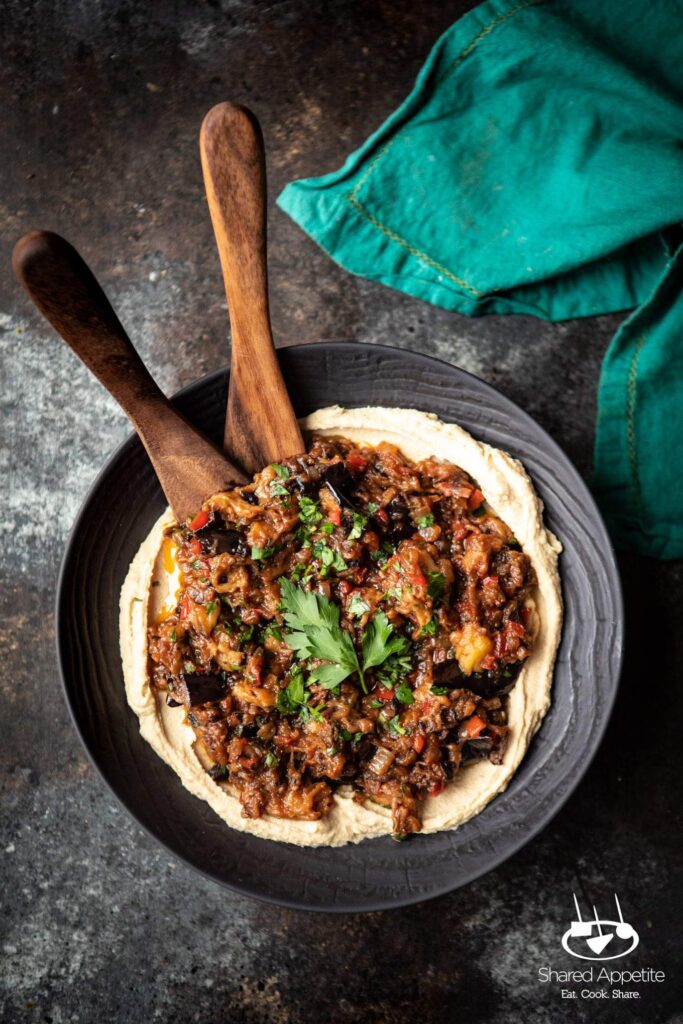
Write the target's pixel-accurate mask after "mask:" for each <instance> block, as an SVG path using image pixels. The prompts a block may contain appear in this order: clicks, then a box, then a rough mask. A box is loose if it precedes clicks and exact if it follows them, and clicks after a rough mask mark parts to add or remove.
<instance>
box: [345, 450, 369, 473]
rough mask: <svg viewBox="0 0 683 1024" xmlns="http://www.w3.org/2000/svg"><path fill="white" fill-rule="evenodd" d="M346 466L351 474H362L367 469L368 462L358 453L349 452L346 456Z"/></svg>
mask: <svg viewBox="0 0 683 1024" xmlns="http://www.w3.org/2000/svg"><path fill="white" fill-rule="evenodd" d="M346 465H347V466H348V467H349V469H350V470H351V472H352V473H364V472H365V471H366V469H367V468H368V460H367V459H364V458H363V456H362V455H359V454H358V452H351V453H350V454H349V455H348V456H347V459H346Z"/></svg>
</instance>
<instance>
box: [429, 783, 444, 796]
mask: <svg viewBox="0 0 683 1024" xmlns="http://www.w3.org/2000/svg"><path fill="white" fill-rule="evenodd" d="M445 788H446V783H445V782H435V783H434V785H433V786H432V788H431V789H430V790H429V795H430V796H439V794H440V793H443V791H444V789H445Z"/></svg>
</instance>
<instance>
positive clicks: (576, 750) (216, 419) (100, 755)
mask: <svg viewBox="0 0 683 1024" xmlns="http://www.w3.org/2000/svg"><path fill="white" fill-rule="evenodd" d="M280 357H281V364H282V368H283V371H284V375H285V378H286V381H287V385H288V387H289V391H290V394H291V396H292V399H293V401H294V405H295V408H296V411H297V413H298V414H299V415H305V414H306V413H309V412H312V411H313V410H315V409H317V408H321V407H323V406H326V405H334V404H339V405H346V406H362V405H384V406H399V407H405V408H417V409H421V410H424V411H427V412H434V413H436V414H437V415H438V416H440V417H441V418H442V419H444V420H446V421H450V422H457V423H458V424H460V425H461V426H463V427H464V428H465V429H466V430H469V431H470V432H471V433H472V434H474V435H475V436H476V437H478V438H480V439H481V440H483V441H486V442H488V443H489V444H492V445H495V446H497V447H500V448H504V449H506V450H507V451H509V452H511V453H512V454H513V455H515V456H517V457H518V458H520V459H521V460H522V462H523V463H524V465H525V466H526V468H527V470H528V472H529V473H530V475H531V477H532V479H533V481H534V484H535V486H536V488H537V490H538V492H539V494H540V495H541V497H542V499H543V501H544V503H545V506H546V522H547V524H548V526H549V527H550V529H551V530H553V532H554V533H556V534H557V536H558V537H559V538H560V540H561V541H562V543H563V545H564V553H563V555H562V557H561V562H560V570H561V575H562V585H563V597H564V602H565V623H564V631H563V639H562V644H561V648H560V651H559V656H558V660H557V666H556V671H555V679H554V688H553V702H552V706H551V709H550V711H549V713H548V715H547V716H546V718H545V720H544V722H543V725H542V727H541V729H540V731H539V733H538V734H537V736H536V738H535V739H534V741H533V743H532V746H531V748H530V750H529V751H528V753H527V756H526V758H525V759H524V761H523V763H522V765H521V766H520V768H519V770H518V771H517V773H516V775H515V777H514V778H513V780H512V781H511V783H510V785H509V787H508V789H507V790H506V791H505V792H504V793H502V794H501V795H500V796H498V797H497V798H496V799H495V800H494V801H493V802H492V803H491V804H489V806H488V807H487V808H486V809H485V810H484V811H483V812H482V813H481V814H479V815H478V816H477V817H476V818H474V819H472V820H471V821H469V822H467V823H466V824H464V825H462V826H461V827H460V828H458V829H456V830H454V831H450V832H444V833H441V834H438V835H432V836H418V837H415V838H413V839H411V840H410V841H409V842H406V843H396V842H394V841H392V840H391V839H390V838H388V837H387V838H383V839H372V840H368V841H366V842H363V843H361V844H359V845H351V846H345V847H341V848H337V849H327V848H313V849H311V848H305V847H295V846H290V845H289V844H281V843H274V842H271V841H268V840H264V839H259V838H257V837H255V836H250V835H248V834H246V833H242V832H236V831H234V830H232V829H230V828H228V827H227V826H226V825H225V824H224V823H223V822H222V821H221V820H220V819H219V818H218V817H217V816H216V815H215V814H214V812H213V811H212V810H211V809H210V808H209V806H208V805H207V804H205V803H204V802H202V801H201V800H198V799H197V798H195V797H193V796H191V795H190V794H189V793H188V792H187V791H186V790H185V789H184V788H183V786H182V785H181V783H180V780H179V779H178V778H177V777H176V775H175V774H174V773H173V772H172V771H171V769H170V768H168V767H167V766H166V765H165V764H164V763H163V762H162V761H161V760H160V759H159V758H158V757H157V755H156V754H155V753H154V752H153V750H152V749H151V747H149V746H148V745H147V743H145V742H144V741H143V740H142V739H141V737H140V735H139V732H138V723H137V719H136V717H135V715H134V714H133V712H132V711H131V710H130V709H129V708H128V705H127V703H126V699H125V694H124V686H123V676H122V670H121V661H120V655H119V637H118V598H119V591H120V589H121V585H122V583H123V580H124V577H125V575H126V572H127V569H128V566H129V564H130V562H131V560H132V558H133V556H134V554H135V552H136V551H137V549H138V547H139V545H140V543H141V542H142V541H143V540H144V538H145V536H146V535H147V533H148V532H149V530H150V528H151V526H152V524H153V522H154V521H155V519H156V518H157V517H158V515H159V514H160V513H161V511H162V509H163V507H164V504H165V503H164V500H163V496H162V494H161V491H160V488H159V486H158V484H157V481H156V477H155V475H154V472H153V470H152V468H151V465H150V463H149V461H148V459H147V456H146V454H145V452H144V450H143V448H142V445H141V444H140V443H139V442H138V440H137V439H136V438H130V439H129V440H128V441H126V442H125V443H124V444H123V445H122V446H121V448H119V450H118V451H117V452H116V453H115V454H114V455H113V457H112V458H111V459H110V460H109V462H108V463H107V465H106V466H105V468H104V470H103V471H102V473H101V474H100V476H99V477H98V479H97V480H96V482H95V484H94V486H93V488H92V490H91V492H90V494H89V495H88V497H87V499H86V501H85V503H84V506H83V508H82V510H81V512H80V514H79V517H78V519H77V522H76V524H75V526H74V530H73V533H72V536H71V540H70V542H69V545H68V548H67V551H66V554H65V557H64V563H63V567H62V575H61V579H60V585H59V594H58V605H57V642H58V651H59V657H60V667H61V673H62V679H63V683H64V687H65V692H66V697H67V700H68V703H69V705H70V708H71V712H72V715H73V718H74V722H75V724H76V726H77V728H78V730H79V733H80V735H81V738H82V740H83V742H84V744H85V746H86V748H87V750H88V752H89V754H90V756H91V758H92V760H93V762H94V763H95V765H96V766H97V768H98V769H99V771H100V772H101V774H102V775H103V777H104V779H105V780H106V782H107V783H108V784H109V786H110V787H111V789H112V790H113V791H114V793H115V794H116V795H117V796H118V798H119V799H120V800H121V802H122V803H123V804H124V805H125V807H126V808H127V809H128V810H129V811H130V812H131V813H132V814H133V815H134V816H135V817H136V818H137V819H138V821H139V822H140V823H141V824H142V825H143V826H144V827H145V828H146V829H147V830H148V831H149V832H150V833H151V834H152V835H154V836H155V837H156V838H157V839H158V840H159V841H160V842H162V843H163V844H164V845H165V846H166V847H167V848H168V849H169V850H170V851H171V852H172V853H174V854H176V855H177V856H179V857H181V858H182V859H184V860H185V861H187V862H188V863H189V864H191V865H192V866H193V867H195V868H197V869H198V870H200V871H202V872H204V873H205V874H207V875H209V876H210V877H211V878H213V879H215V880H216V881H218V882H220V883H222V884H224V885H226V886H229V887H231V888H233V889H236V890H238V891H240V892H243V893H246V894H249V895H252V896H255V897H259V898H262V899H266V900H271V901H274V902H278V903H282V904H286V905H290V906H295V907H306V908H309V909H318V910H337V911H351V910H374V909H381V908H386V907H392V906H401V905H404V904H408V903H412V902H417V901H419V900H423V899H427V898H429V897H432V896H436V895H438V894H440V893H444V892H447V891H449V890H451V889H454V888H456V887H458V886H460V885H463V884H465V883H466V882H468V881H471V880H472V879H474V878H476V877H477V876H479V875H481V874H483V873H484V872H486V871H488V870H490V869H491V868H493V867H495V866H496V865H497V864H499V863H501V862H502V861H503V860H505V859H506V858H507V857H509V856H510V855H511V854H512V853H514V852H515V851H516V850H517V849H519V847H520V846H522V845H523V844H524V843H525V842H527V841H528V840H529V839H530V838H531V837H532V836H533V835H534V834H535V833H536V832H538V831H539V830H540V829H541V828H542V827H543V826H544V825H545V824H546V823H547V822H548V821H549V819H550V818H551V817H552V816H553V814H555V813H556V811H557V810H558V809H559V807H560V806H561V805H562V803H563V802H564V801H565V800H566V799H567V797H568V796H569V794H570V793H571V792H572V790H573V789H574V788H575V786H576V785H577V783H578V782H579V780H580V778H581V776H582V775H583V773H584V772H585V770H586V768H587V767H588V764H589V762H590V759H591V757H592V755H593V754H594V753H595V751H596V749H597V746H598V744H599V742H600V739H601V737H602V734H603V732H604V729H605V726H606V724H607V719H608V717H609V713H610V710H611V706H612V702H613V700H614V696H615V692H616V687H617V683H618V676H619V668H620V662H621V650H622V619H623V612H622V605H621V593H620V587H619V579H618V574H617V570H616V567H615V563H614V558H613V554H612V549H611V546H610V542H609V540H608V537H607V534H606V532H605V529H604V526H603V524H602V521H601V519H600V516H599V514H598V512H597V509H596V507H595V504H594V502H593V500H592V498H591V496H590V494H589V492H588V490H587V488H586V486H585V484H584V483H583V481H582V480H581V478H580V477H579V475H578V474H577V472H576V470H575V469H574V467H573V466H572V465H571V463H570V462H569V460H568V459H567V457H566V456H565V455H564V454H563V452H562V451H561V449H559V448H558V446H557V445H556V444H555V442H554V441H552V439H551V438H550V437H549V436H548V435H547V434H546V433H545V432H544V431H543V430H542V429H541V428H540V427H539V426H538V424H536V423H535V422H534V421H533V420H532V419H531V418H530V417H529V416H527V415H526V413H524V412H523V411H522V410H521V409H519V408H518V407H517V406H516V405H515V404H514V403H513V402H511V401H509V400H508V399H507V398H505V397H504V396H503V395H501V394H500V393H499V392H498V391H496V390H495V389H494V388H492V387H490V386H489V385H487V384H485V383H483V382H482V381H480V380H478V379H477V378H475V377H472V376H471V375H469V374H467V373H465V372H464V371H462V370H459V369H457V368H456V367H453V366H449V365H447V364H445V363H441V362H439V361H437V360H433V359H430V358H428V357H425V356H419V355H415V354H413V353H410V352H404V351H400V350H397V349H390V348H384V347H380V346H374V345H373V346H366V345H359V344H352V343H321V344H319V345H309V346H300V347H295V348H290V349H286V350H283V351H281V352H280ZM227 380H228V372H227V370H221V371H218V372H216V373H213V374H211V375H210V376H208V377H205V378H203V379H202V380H200V381H197V382H196V383H195V384H192V385H191V386H190V387H189V388H186V389H185V390H184V391H183V392H181V393H180V394H179V395H178V396H177V404H178V407H179V408H180V409H181V410H182V411H183V412H184V413H186V414H187V415H188V416H189V417H190V418H191V419H192V420H193V421H194V422H195V423H197V425H198V426H199V427H200V428H201V429H202V430H204V431H205V432H206V433H207V434H208V435H209V436H210V437H212V438H213V440H215V441H217V442H220V440H221V438H222V433H223V419H224V414H225V400H226V390H227Z"/></svg>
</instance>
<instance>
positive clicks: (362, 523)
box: [349, 512, 368, 540]
mask: <svg viewBox="0 0 683 1024" xmlns="http://www.w3.org/2000/svg"><path fill="white" fill-rule="evenodd" d="M367 525H368V517H367V516H364V515H363V513H362V512H354V513H353V526H352V527H351V531H350V533H349V540H358V538H359V537H360V536H361V534H362V533H363V530H364V529H365V527H366V526H367Z"/></svg>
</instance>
